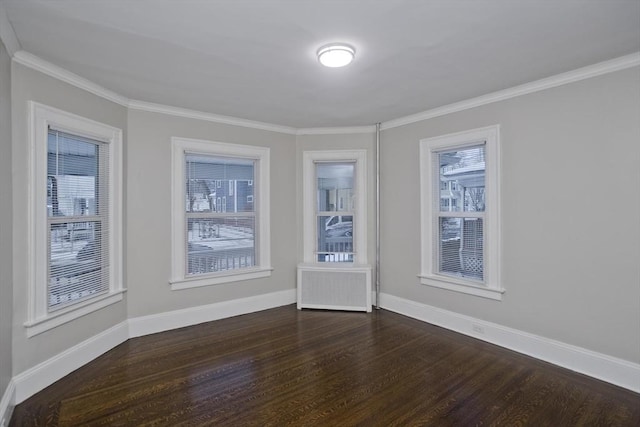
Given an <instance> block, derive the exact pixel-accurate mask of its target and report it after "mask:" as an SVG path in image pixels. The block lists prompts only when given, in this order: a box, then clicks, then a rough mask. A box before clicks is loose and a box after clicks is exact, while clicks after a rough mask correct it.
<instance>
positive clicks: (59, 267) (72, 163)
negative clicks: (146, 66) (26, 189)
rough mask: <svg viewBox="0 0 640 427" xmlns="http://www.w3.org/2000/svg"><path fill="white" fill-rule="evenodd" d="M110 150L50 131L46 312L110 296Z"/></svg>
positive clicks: (94, 143)
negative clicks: (108, 294) (102, 295)
mask: <svg viewBox="0 0 640 427" xmlns="http://www.w3.org/2000/svg"><path fill="white" fill-rule="evenodd" d="M108 153H109V151H108V147H107V144H106V143H104V142H101V141H96V140H93V139H89V138H85V137H82V136H78V135H72V134H69V133H64V132H60V131H57V130H55V129H49V131H48V136H47V208H46V209H47V231H48V243H49V244H48V268H47V275H48V278H47V279H48V280H47V283H48V287H47V293H48V302H47V308H48V311H50V312H51V311H55V310H58V309H60V308H63V307H66V306H68V305H70V304H73V303H77V302H80V301H83V300H85V299H88V298H91V297H94V296H97V295H99V294H102V293H106V292H108V291H109V273H108V272H109V254H108V248H109V244H108V236H109V221H108V207H109V203H110V201H109V191H108V175H109V170H108V165H109V159H108V155H109V154H108Z"/></svg>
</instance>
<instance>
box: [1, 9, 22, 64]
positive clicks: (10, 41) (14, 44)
mask: <svg viewBox="0 0 640 427" xmlns="http://www.w3.org/2000/svg"><path fill="white" fill-rule="evenodd" d="M0 40H2V43H3V44H4V47H5V48H7V52H8V53H9V56H13V55H15V53H16V52H18V51H19V50H20V49H21V48H20V42H19V41H18V37H17V36H16V32H15V31H14V29H13V25H11V22H10V21H9V17H8V16H7V11H6V9H5V6H4V2H0Z"/></svg>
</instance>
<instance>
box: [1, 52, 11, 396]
mask: <svg viewBox="0 0 640 427" xmlns="http://www.w3.org/2000/svg"><path fill="white" fill-rule="evenodd" d="M0 147H2V155H1V156H0V194H1V195H2V199H3V202H2V203H0V398H1V396H2V395H3V394H4V392H5V390H6V389H7V386H8V385H9V381H10V380H11V377H12V371H11V351H12V345H11V323H12V318H13V305H12V299H13V296H12V295H13V290H12V277H11V276H12V272H13V267H12V265H11V263H12V260H13V248H12V246H11V243H12V242H11V239H12V231H11V230H12V227H11V221H12V217H13V211H12V209H11V203H9V200H10V199H11V58H10V57H9V54H8V53H7V50H6V49H5V47H4V44H2V42H1V41H0Z"/></svg>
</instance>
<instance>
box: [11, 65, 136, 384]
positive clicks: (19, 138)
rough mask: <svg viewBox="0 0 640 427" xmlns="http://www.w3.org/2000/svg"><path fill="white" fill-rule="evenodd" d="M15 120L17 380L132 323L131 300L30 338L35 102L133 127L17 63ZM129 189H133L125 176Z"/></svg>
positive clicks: (109, 108)
mask: <svg viewBox="0 0 640 427" xmlns="http://www.w3.org/2000/svg"><path fill="white" fill-rule="evenodd" d="M11 77H12V81H11V84H12V94H11V95H12V99H11V101H12V114H13V145H12V149H13V152H12V163H11V164H12V166H13V172H14V175H13V186H12V188H13V257H14V258H13V284H14V285H13V310H14V311H13V333H12V336H13V355H14V356H13V375H16V374H19V373H20V372H23V371H24V370H26V369H28V368H31V367H33V366H35V365H36V364H38V363H40V362H43V361H45V360H47V359H50V358H51V357H53V356H55V355H56V354H58V353H60V352H62V351H64V350H66V349H68V348H70V347H72V346H74V345H76V344H78V343H80V342H82V341H84V340H86V339H88V338H91V337H93V336H95V335H96V334H98V333H100V332H102V331H104V330H106V329H108V328H110V327H111V326H114V325H116V324H118V323H120V322H122V321H123V320H125V319H126V318H127V312H126V308H127V306H126V294H125V299H124V300H123V301H121V302H119V303H116V304H113V305H110V306H108V307H106V308H103V309H101V310H98V311H96V312H94V313H91V314H89V315H86V316H83V317H81V318H80V319H76V320H75V321H72V322H69V323H66V324H64V325H61V326H59V327H57V328H54V329H51V330H49V331H47V332H44V333H42V334H39V335H36V336H34V337H32V338H27V335H26V331H25V328H24V326H23V324H24V322H25V321H26V320H27V273H28V267H29V265H28V260H29V256H30V254H29V252H28V248H27V226H28V223H27V215H25V209H26V207H27V200H28V196H29V192H28V189H27V182H28V176H27V173H28V169H29V168H28V145H29V141H28V136H27V135H28V134H27V132H28V121H27V118H28V105H27V102H28V101H30V100H33V101H36V102H40V103H42V104H46V105H49V106H52V107H56V108H60V109H62V110H65V111H68V112H71V113H74V114H78V115H80V116H83V117H87V118H90V119H93V120H96V121H98V122H101V123H105V124H108V125H111V126H115V127H118V128H120V129H122V130H123V131H125V138H124V139H125V145H126V127H127V109H126V108H125V107H123V106H120V105H117V104H114V103H113V102H110V101H107V100H105V99H102V98H99V97H97V96H95V95H92V94H90V93H88V92H86V91H83V90H80V89H78V88H76V87H73V86H71V85H68V84H66V83H63V82H61V81H59V80H57V79H53V78H51V77H48V76H46V75H44V74H42V73H39V72H37V71H34V70H32V69H30V68H27V67H23V66H22V65H20V64H17V63H15V62H13V63H12V74H11ZM124 185H125V186H126V185H127V180H126V176H125V180H124Z"/></svg>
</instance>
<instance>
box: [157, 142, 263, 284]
mask: <svg viewBox="0 0 640 427" xmlns="http://www.w3.org/2000/svg"><path fill="white" fill-rule="evenodd" d="M187 153H189V154H202V155H205V156H226V157H236V158H244V159H252V160H255V161H256V163H255V174H256V185H257V187H258V188H257V191H256V193H257V194H256V195H255V196H254V201H255V202H256V203H255V208H254V209H255V213H256V217H257V218H256V234H255V242H256V248H255V249H256V261H257V265H255V266H254V267H250V268H243V269H238V270H228V271H223V272H215V273H210V274H206V275H198V276H196V277H187V271H186V267H187V263H186V254H185V247H186V239H187V229H186V226H185V221H186V219H185V218H186V212H185V203H184V201H185V197H186V196H185V191H186V185H185V155H186V154H187ZM269 156H270V149H269V148H268V147H257V146H251V145H240V144H229V143H225V142H215V141H206V140H199V139H190V138H181V137H172V138H171V171H172V185H171V212H172V216H171V228H172V231H171V236H172V237H171V278H170V279H169V284H170V286H171V289H172V290H180V289H189V288H195V287H200V286H210V285H217V284H221V283H229V282H236V281H241V280H250V279H258V278H262V277H269V276H270V275H271V271H272V270H273V268H272V267H271V235H270V231H269V230H270V219H269V212H270V208H269V202H270V197H269V194H270V193H269V187H270V183H269V177H270V172H269V170H270V169H269V166H270V158H269ZM218 182H221V181H218Z"/></svg>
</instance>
